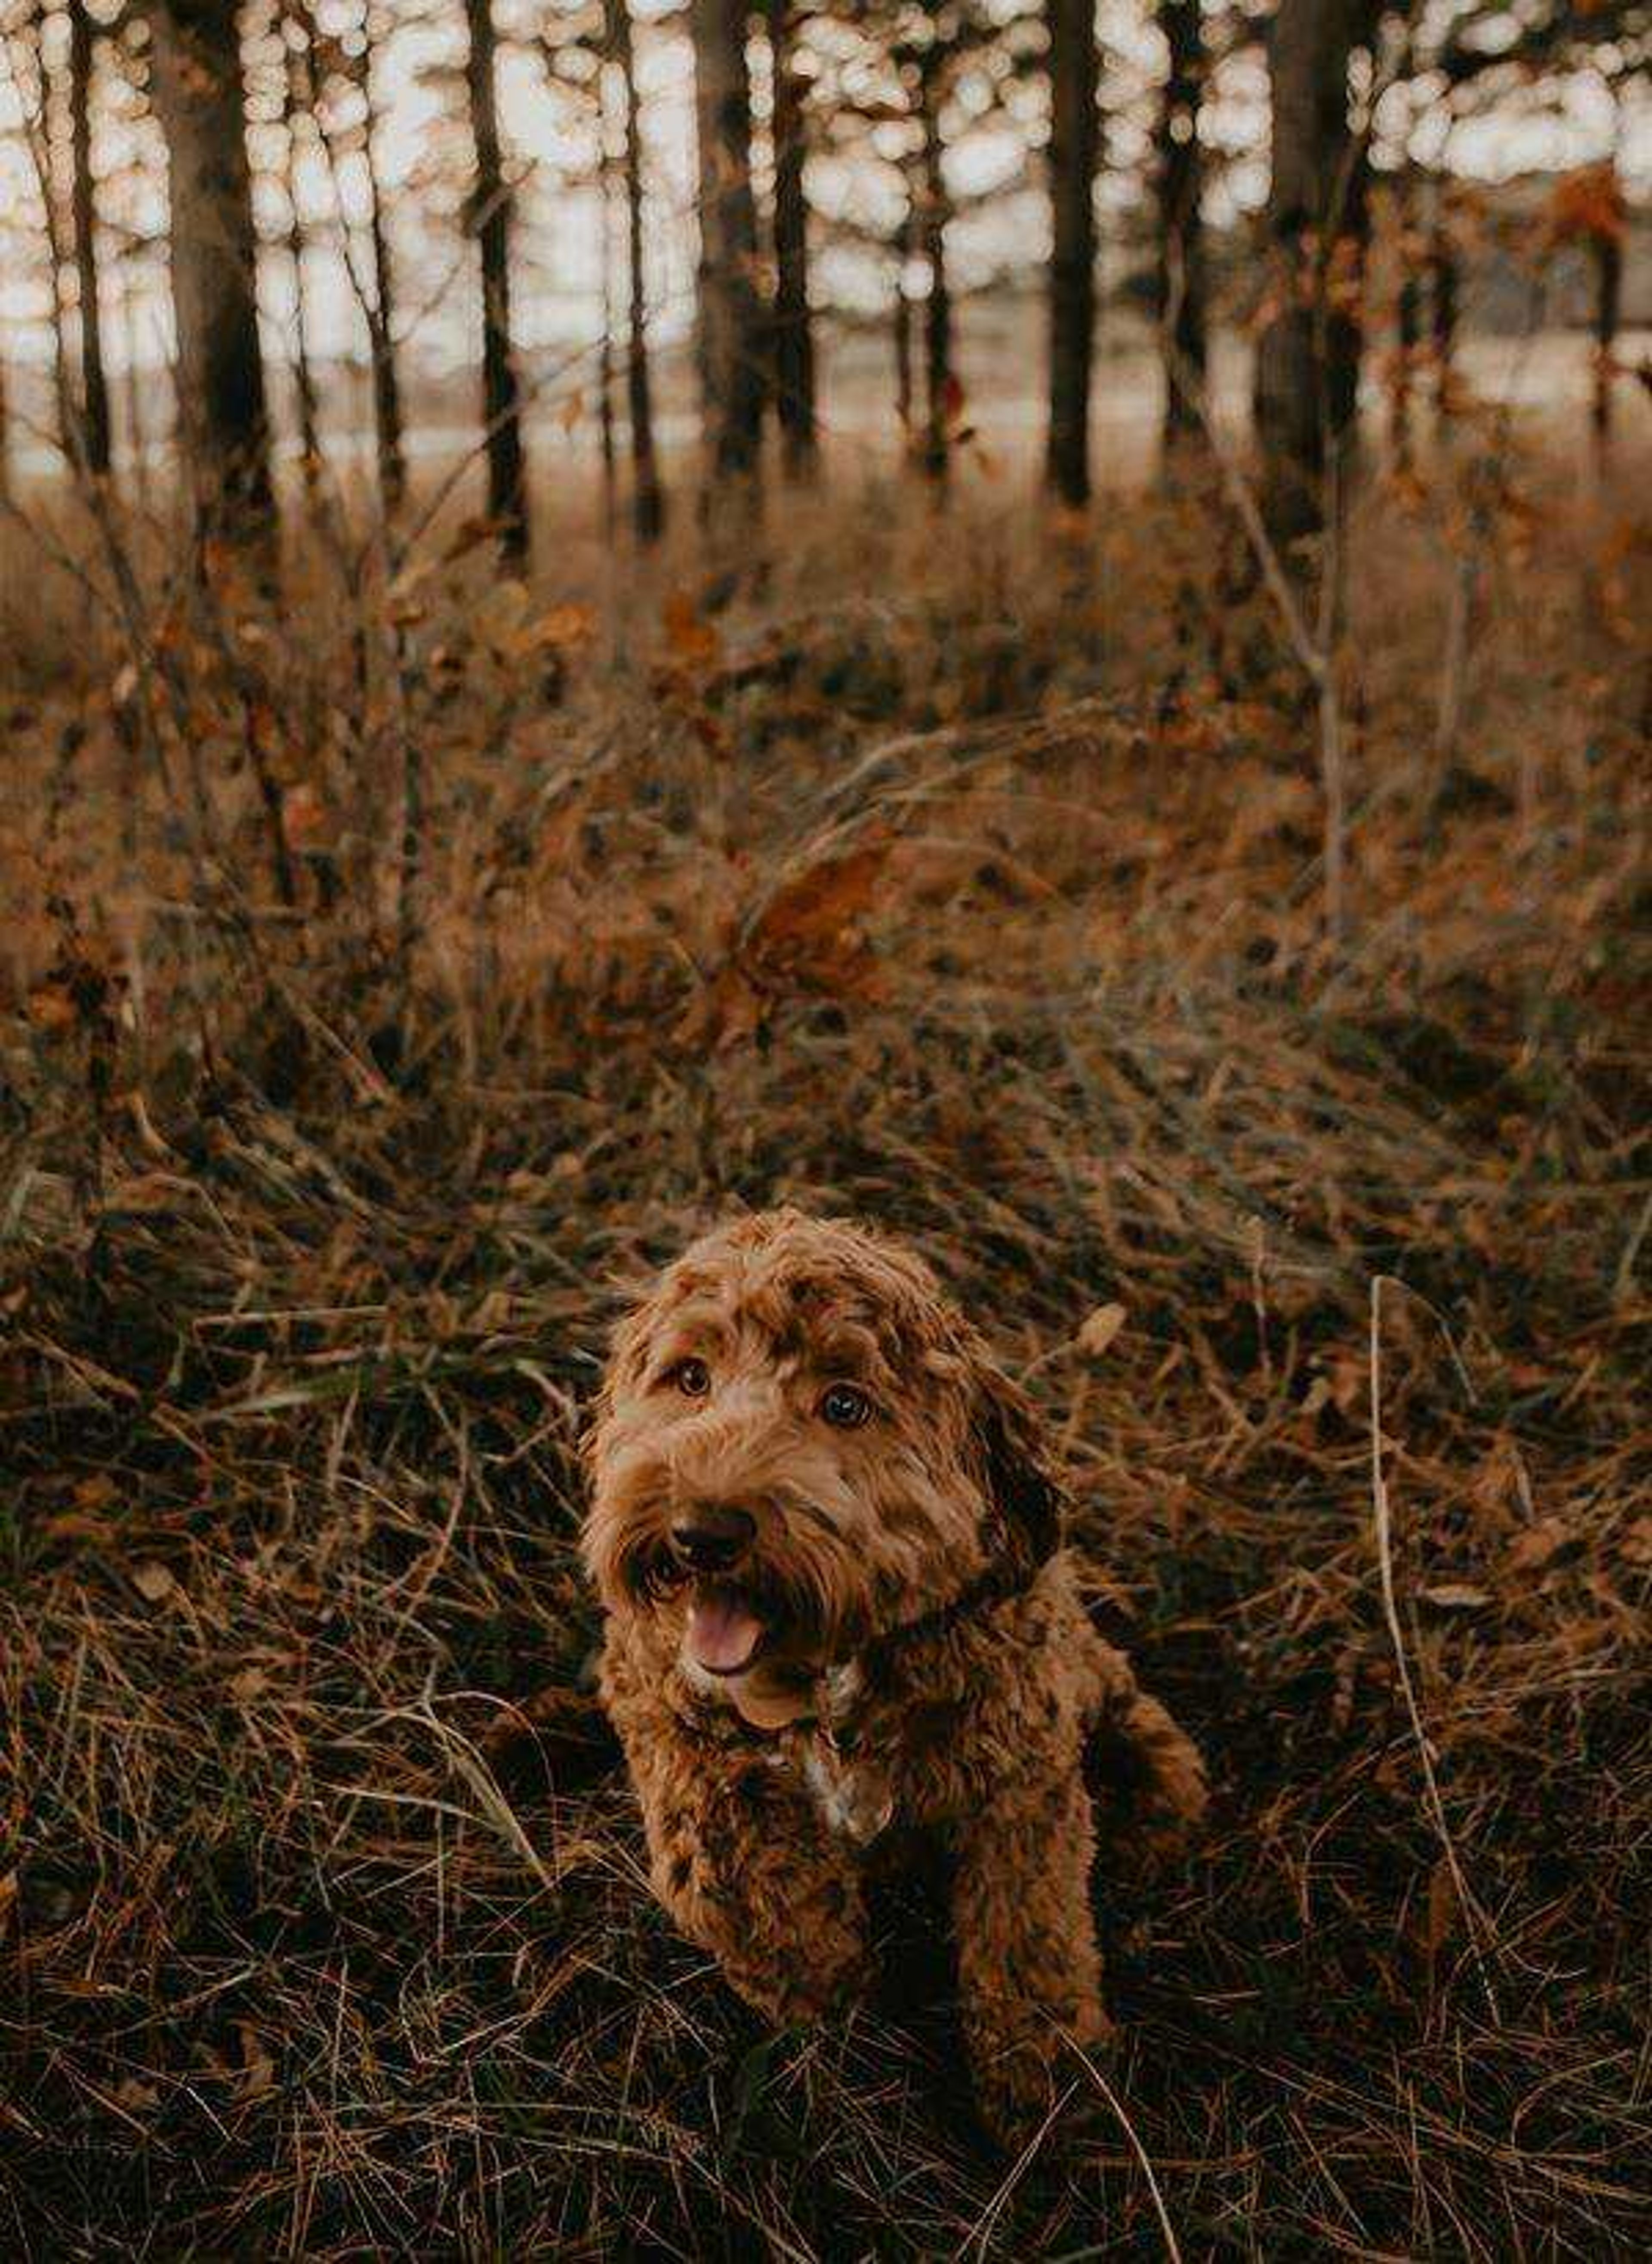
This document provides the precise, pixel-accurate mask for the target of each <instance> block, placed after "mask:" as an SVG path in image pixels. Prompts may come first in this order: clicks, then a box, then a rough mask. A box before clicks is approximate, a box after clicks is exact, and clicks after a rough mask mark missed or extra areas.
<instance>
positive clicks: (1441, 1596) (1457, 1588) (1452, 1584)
mask: <svg viewBox="0 0 1652 2264" xmlns="http://www.w3.org/2000/svg"><path fill="white" fill-rule="evenodd" d="M1418 1593H1420V1594H1421V1596H1422V1598H1423V1600H1424V1602H1425V1603H1430V1604H1432V1605H1434V1606H1435V1607H1437V1609H1438V1610H1440V1611H1442V1612H1477V1611H1482V1610H1483V1609H1484V1608H1485V1607H1486V1606H1487V1605H1488V1604H1489V1603H1490V1602H1491V1600H1492V1599H1491V1597H1490V1596H1489V1594H1488V1593H1486V1591H1485V1589H1484V1588H1475V1587H1472V1586H1470V1585H1469V1583H1468V1582H1467V1580H1443V1581H1441V1582H1440V1584H1439V1585H1438V1587H1433V1588H1423V1589H1421V1590H1419V1591H1418Z"/></svg>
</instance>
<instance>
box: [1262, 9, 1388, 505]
mask: <svg viewBox="0 0 1652 2264" xmlns="http://www.w3.org/2000/svg"><path fill="white" fill-rule="evenodd" d="M1359 5H1360V0H1279V11H1278V12H1277V14H1276V15H1275V17H1274V18H1273V24H1272V37H1271V39H1270V42H1269V72H1270V77H1271V81H1272V98H1273V171H1272V182H1271V185H1270V187H1269V192H1268V204H1267V214H1266V221H1265V226H1266V234H1267V240H1268V244H1269V249H1270V253H1271V269H1272V272H1271V276H1270V285H1269V288H1270V299H1271V302H1272V312H1271V315H1270V319H1269V321H1268V323H1267V325H1266V327H1265V328H1264V330H1263V333H1262V336H1261V337H1260V339H1259V340H1258V342H1257V369H1256V418H1257V437H1258V439H1259V440H1260V442H1261V446H1262V454H1263V483H1262V507H1263V516H1264V521H1265V523H1266V526H1267V528H1268V532H1269V533H1270V535H1271V536H1272V539H1273V541H1275V542H1276V543H1279V544H1280V545H1281V546H1286V545H1289V544H1292V543H1293V542H1295V541H1298V540H1300V539H1301V537H1303V536H1305V535H1308V534H1312V533H1316V532H1317V531H1318V530H1319V529H1320V528H1322V526H1324V524H1325V520H1326V495H1327V488H1328V485H1330V483H1332V481H1333V480H1334V479H1335V477H1336V475H1337V473H1338V472H1339V471H1340V468H1341V465H1342V460H1343V457H1344V453H1345V451H1346V448H1347V445H1348V442H1349V440H1350V439H1351V433H1352V430H1353V423H1354V412H1355V408H1356V401H1357V394H1358V388H1359V323H1358V319H1357V316H1356V315H1355V313H1354V312H1353V311H1352V308H1351V304H1350V294H1349V292H1348V290H1347V287H1346V286H1347V281H1348V278H1347V272H1346V270H1347V265H1348V260H1349V257H1350V253H1349V247H1350V246H1351V245H1352V244H1355V243H1357V238H1358V221H1359V210H1360V204H1361V199H1360V188H1361V181H1360V178H1359V176H1360V173H1361V171H1362V153H1361V152H1360V150H1359V148H1358V146H1357V145H1356V143H1355V141H1354V137H1353V134H1352V130H1351V123H1350V119H1349V104H1348V65H1349V59H1350V56H1351V53H1352V49H1353V45H1354V31H1355V18H1356V14H1357V12H1358V11H1359Z"/></svg>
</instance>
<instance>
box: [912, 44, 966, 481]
mask: <svg viewBox="0 0 1652 2264" xmlns="http://www.w3.org/2000/svg"><path fill="white" fill-rule="evenodd" d="M935 54H936V50H935V49H934V48H933V47H930V48H928V49H926V50H925V53H924V60H923V61H922V62H920V64H919V66H918V73H919V76H918V97H919V116H920V120H921V123H922V125H923V128H924V148H923V156H922V161H921V163H922V171H921V174H920V177H919V194H918V200H917V205H918V209H917V240H918V243H919V245H920V247H921V249H922V250H923V254H924V261H925V263H926V265H928V268H929V296H928V298H927V299H926V300H925V301H924V455H923V463H924V471H925V473H926V474H927V475H928V476H929V477H930V478H931V480H934V481H935V482H937V483H944V482H945V480H946V477H947V475H948V473H949V472H950V470H951V468H952V428H953V410H954V396H955V395H956V391H957V386H956V381H955V380H954V377H953V294H952V283H951V279H950V278H949V277H948V275H947V272H946V218H947V200H946V173H945V171H943V169H942V163H941V157H942V148H943V145H942V142H941V121H940V103H939V100H938V91H937V88H936V85H935V71H934V69H933V58H934V56H935Z"/></svg>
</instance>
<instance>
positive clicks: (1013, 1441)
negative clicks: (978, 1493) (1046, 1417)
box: [973, 1360, 1061, 1572]
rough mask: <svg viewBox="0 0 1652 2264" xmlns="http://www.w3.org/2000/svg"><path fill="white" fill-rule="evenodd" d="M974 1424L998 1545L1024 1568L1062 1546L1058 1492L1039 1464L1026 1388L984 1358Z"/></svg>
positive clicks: (1035, 1425)
mask: <svg viewBox="0 0 1652 2264" xmlns="http://www.w3.org/2000/svg"><path fill="white" fill-rule="evenodd" d="M973 1382H974V1387H975V1414H974V1422H973V1428H974V1433H975V1451H976V1454H977V1455H978V1456H979V1458H980V1463H981V1469H982V1477H983V1478H984V1480H985V1483H986V1489H987V1495H988V1498H989V1500H990V1502H991V1503H992V1506H993V1508H994V1509H995V1511H996V1513H997V1519H998V1522H999V1524H1000V1527H1001V1529H1002V1534H1003V1544H1004V1548H1005V1549H1006V1550H1007V1551H1008V1553H1009V1554H1010V1555H1011V1557H1014V1558H1017V1559H1018V1560H1019V1561H1020V1562H1021V1564H1023V1565H1024V1566H1025V1569H1026V1571H1029V1572H1031V1571H1034V1570H1036V1568H1037V1567H1038V1566H1039V1565H1040V1564H1042V1563H1043V1562H1044V1560H1045V1558H1046V1557H1050V1556H1053V1555H1054V1552H1055V1550H1056V1549H1059V1548H1060V1547H1061V1489H1060V1487H1059V1486H1058V1485H1057V1484H1055V1481H1054V1478H1052V1477H1051V1476H1050V1475H1049V1472H1048V1471H1047V1469H1045V1467H1044V1460H1043V1455H1042V1451H1041V1448H1040V1440H1039V1424H1038V1418H1037V1416H1036V1415H1035V1414H1034V1413H1033V1411H1032V1404H1031V1402H1030V1401H1029V1400H1028V1399H1027V1397H1025V1393H1023V1392H1021V1391H1020V1390H1018V1389H1017V1387H1016V1386H1015V1385H1014V1384H1013V1383H1011V1381H1010V1379H1009V1377H1008V1376H1007V1375H1004V1374H1003V1373H1002V1372H1001V1371H1000V1370H999V1369H997V1368H994V1367H993V1366H992V1365H991V1363H990V1362H989V1361H984V1360H983V1361H979V1362H977V1363H976V1364H975V1375H974V1378H973Z"/></svg>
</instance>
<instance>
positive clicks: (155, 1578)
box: [132, 1557, 178, 1604]
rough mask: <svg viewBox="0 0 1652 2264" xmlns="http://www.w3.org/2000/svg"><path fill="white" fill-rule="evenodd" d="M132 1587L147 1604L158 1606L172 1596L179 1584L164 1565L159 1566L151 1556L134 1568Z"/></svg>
mask: <svg viewBox="0 0 1652 2264" xmlns="http://www.w3.org/2000/svg"><path fill="white" fill-rule="evenodd" d="M132 1585H133V1586H134V1588H135V1589H136V1590H137V1592H138V1593H139V1594H140V1595H141V1597H142V1598H143V1600H144V1601H145V1602H146V1603H150V1604H158V1603H162V1602H163V1601H164V1600H165V1599H166V1598H167V1597H168V1596H170V1594H171V1593H172V1591H173V1589H174V1588H175V1587H177V1586H178V1582H177V1581H176V1580H175V1579H174V1578H172V1576H171V1574H170V1572H169V1571H167V1569H166V1567H165V1565H164V1564H156V1561H155V1559H154V1558H153V1557H146V1558H145V1560H144V1562H143V1563H142V1564H134V1566H133V1568H132Z"/></svg>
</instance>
